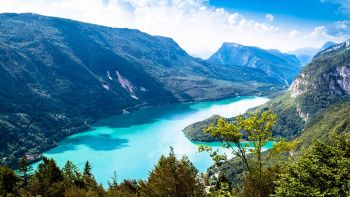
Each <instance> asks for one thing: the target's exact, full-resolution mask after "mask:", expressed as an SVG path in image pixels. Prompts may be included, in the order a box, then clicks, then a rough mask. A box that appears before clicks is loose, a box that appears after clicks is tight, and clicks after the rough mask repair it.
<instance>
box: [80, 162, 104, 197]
mask: <svg viewBox="0 0 350 197" xmlns="http://www.w3.org/2000/svg"><path fill="white" fill-rule="evenodd" d="M83 180H84V185H85V187H86V189H87V191H88V193H91V195H92V194H93V195H97V196H103V195H104V189H103V187H102V185H101V184H98V183H97V181H96V180H95V177H94V176H93V175H92V173H91V165H90V162H89V161H86V162H85V166H84V172H83Z"/></svg>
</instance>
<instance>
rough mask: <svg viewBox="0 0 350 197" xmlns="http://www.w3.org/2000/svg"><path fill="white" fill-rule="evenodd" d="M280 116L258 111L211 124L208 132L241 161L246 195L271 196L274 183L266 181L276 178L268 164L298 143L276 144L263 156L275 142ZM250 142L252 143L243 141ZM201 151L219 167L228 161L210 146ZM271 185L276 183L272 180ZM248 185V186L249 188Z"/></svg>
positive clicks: (200, 149)
mask: <svg viewBox="0 0 350 197" xmlns="http://www.w3.org/2000/svg"><path fill="white" fill-rule="evenodd" d="M276 120H277V116H276V115H275V114H273V113H271V112H269V111H263V112H256V113H253V114H249V115H246V116H238V117H236V118H235V119H234V120H233V121H226V120H224V119H222V118H221V119H219V120H218V122H217V124H212V125H211V126H210V127H208V128H207V129H206V130H205V132H207V133H210V134H211V135H212V136H214V137H218V138H219V139H222V140H221V144H222V147H223V148H226V149H229V150H231V151H232V153H233V155H234V156H237V157H238V158H240V159H241V160H242V162H243V165H244V168H245V174H244V177H243V181H244V184H243V185H244V186H245V187H243V190H247V189H248V190H249V192H244V191H243V194H244V195H245V196H259V197H262V196H268V195H269V193H270V192H271V188H270V187H271V186H270V185H271V184H268V183H267V182H266V180H270V178H269V177H272V176H274V175H272V174H270V172H273V171H271V169H269V168H268V166H267V165H266V163H267V162H268V161H269V160H270V159H271V158H273V157H276V156H277V155H278V154H280V153H282V152H288V151H290V150H292V149H293V148H294V147H295V146H296V145H297V142H293V143H288V142H286V141H284V140H280V141H278V142H275V144H274V146H273V148H271V149H270V150H269V151H268V153H264V150H263V148H264V146H265V145H266V144H267V143H268V142H270V141H272V140H274V139H273V138H272V128H273V127H274V125H275V123H276ZM244 140H247V141H249V142H250V143H249V142H243V141H244ZM199 151H200V152H202V151H207V152H209V153H210V156H211V157H212V158H213V160H214V162H215V164H216V165H220V164H221V163H223V162H226V161H227V155H226V154H220V152H219V150H213V149H212V148H211V147H208V146H200V147H199ZM269 183H273V181H270V182H269ZM248 185H249V186H248Z"/></svg>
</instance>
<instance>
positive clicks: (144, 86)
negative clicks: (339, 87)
mask: <svg viewBox="0 0 350 197" xmlns="http://www.w3.org/2000/svg"><path fill="white" fill-rule="evenodd" d="M278 86H280V84H278V81H277V80H276V79H274V78H271V77H269V76H267V75H266V74H265V73H264V72H263V71H261V70H260V69H256V68H247V67H239V66H225V67H223V66H218V65H212V64H209V63H207V62H205V61H203V60H200V59H196V58H193V57H191V56H189V55H188V54H187V53H186V52H185V51H184V50H183V49H181V48H180V47H179V46H178V45H177V43H176V42H174V41H173V40H172V39H170V38H165V37H160V36H150V35H148V34H145V33H143V32H140V31H138V30H132V29H118V28H110V27H103V26H98V25H92V24H87V23H81V22H77V21H72V20H67V19H61V18H54V17H45V16H40V15H36V14H0V112H1V113H0V135H1V138H0V150H1V151H0V158H1V159H0V164H5V163H6V164H14V163H17V160H16V158H18V157H21V156H23V154H24V153H26V152H28V151H29V152H30V153H32V154H34V153H38V152H41V151H43V150H46V149H47V148H49V147H52V146H54V145H55V143H57V142H58V141H59V140H60V139H62V138H63V137H65V136H67V135H70V134H73V133H76V132H78V131H81V130H83V129H86V128H87V127H89V125H90V124H91V123H92V122H94V121H95V120H97V119H100V118H103V117H107V116H110V115H113V114H118V113H122V112H126V111H130V110H134V109H138V108H140V107H143V106H149V105H155V104H163V103H171V102H179V101H197V100H210V99H220V98H226V97H229V96H235V95H255V94H259V95H260V94H264V93H266V92H269V91H274V90H275V89H276V87H277V88H278Z"/></svg>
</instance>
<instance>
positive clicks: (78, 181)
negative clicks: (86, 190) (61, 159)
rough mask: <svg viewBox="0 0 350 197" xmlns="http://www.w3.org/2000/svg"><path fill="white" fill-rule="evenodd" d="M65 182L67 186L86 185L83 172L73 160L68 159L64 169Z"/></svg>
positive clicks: (79, 186)
mask: <svg viewBox="0 0 350 197" xmlns="http://www.w3.org/2000/svg"><path fill="white" fill-rule="evenodd" d="M62 173H63V177H64V183H65V185H66V187H72V186H75V187H78V188H83V187H84V179H83V176H82V175H81V173H80V172H79V170H78V168H77V166H76V165H74V164H73V163H72V162H71V161H67V162H66V164H65V165H64V167H63V169H62Z"/></svg>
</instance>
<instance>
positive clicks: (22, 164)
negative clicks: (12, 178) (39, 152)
mask: <svg viewBox="0 0 350 197" xmlns="http://www.w3.org/2000/svg"><path fill="white" fill-rule="evenodd" d="M32 170H33V168H32V167H31V166H30V165H28V159H27V157H26V156H23V157H22V159H21V160H20V161H19V169H18V171H19V173H20V176H21V179H22V187H24V188H25V189H27V188H28V184H29V179H30V173H31V171H32Z"/></svg>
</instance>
